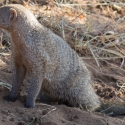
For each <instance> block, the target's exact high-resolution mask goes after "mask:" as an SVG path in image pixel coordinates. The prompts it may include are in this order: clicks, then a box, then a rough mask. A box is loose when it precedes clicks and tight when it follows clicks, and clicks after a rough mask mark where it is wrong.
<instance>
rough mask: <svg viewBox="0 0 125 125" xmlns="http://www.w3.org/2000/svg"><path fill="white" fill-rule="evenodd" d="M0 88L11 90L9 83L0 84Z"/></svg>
mask: <svg viewBox="0 0 125 125" xmlns="http://www.w3.org/2000/svg"><path fill="white" fill-rule="evenodd" d="M0 86H4V87H5V88H7V89H9V90H11V88H12V86H11V85H10V84H9V83H6V82H0Z"/></svg>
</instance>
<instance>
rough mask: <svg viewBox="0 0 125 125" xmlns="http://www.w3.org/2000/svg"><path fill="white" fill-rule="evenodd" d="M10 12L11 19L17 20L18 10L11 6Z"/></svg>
mask: <svg viewBox="0 0 125 125" xmlns="http://www.w3.org/2000/svg"><path fill="white" fill-rule="evenodd" d="M9 12H10V15H9V20H10V21H15V20H16V18H17V11H16V10H15V9H14V8H10V10H9Z"/></svg>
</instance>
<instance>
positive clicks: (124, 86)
mask: <svg viewBox="0 0 125 125" xmlns="http://www.w3.org/2000/svg"><path fill="white" fill-rule="evenodd" d="M116 84H117V86H118V87H120V89H119V92H121V90H122V89H123V88H125V83H123V85H119V84H118V83H116Z"/></svg>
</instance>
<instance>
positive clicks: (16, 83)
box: [3, 64, 26, 102]
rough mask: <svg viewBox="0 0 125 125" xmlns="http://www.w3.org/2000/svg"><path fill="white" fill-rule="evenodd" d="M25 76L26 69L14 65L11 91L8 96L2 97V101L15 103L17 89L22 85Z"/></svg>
mask: <svg viewBox="0 0 125 125" xmlns="http://www.w3.org/2000/svg"><path fill="white" fill-rule="evenodd" d="M25 74H26V69H25V67H24V66H22V65H17V64H15V65H14V72H13V82H12V89H11V92H10V94H9V95H8V96H4V97H3V99H4V100H7V101H11V102H15V101H16V100H17V98H18V92H19V88H20V86H21V85H22V83H23V80H24V77H25Z"/></svg>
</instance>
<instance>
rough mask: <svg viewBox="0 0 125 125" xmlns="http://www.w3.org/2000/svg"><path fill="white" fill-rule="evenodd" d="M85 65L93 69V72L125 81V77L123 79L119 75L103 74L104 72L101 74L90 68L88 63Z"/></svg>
mask: <svg viewBox="0 0 125 125" xmlns="http://www.w3.org/2000/svg"><path fill="white" fill-rule="evenodd" d="M85 64H86V65H87V66H89V67H90V68H92V69H93V70H95V71H96V72H97V73H100V74H103V75H105V76H110V77H115V78H117V79H120V80H124V81H125V77H121V76H118V75H111V74H107V73H103V72H100V71H98V70H96V69H95V68H93V67H92V66H90V65H89V64H88V63H86V62H85Z"/></svg>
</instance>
